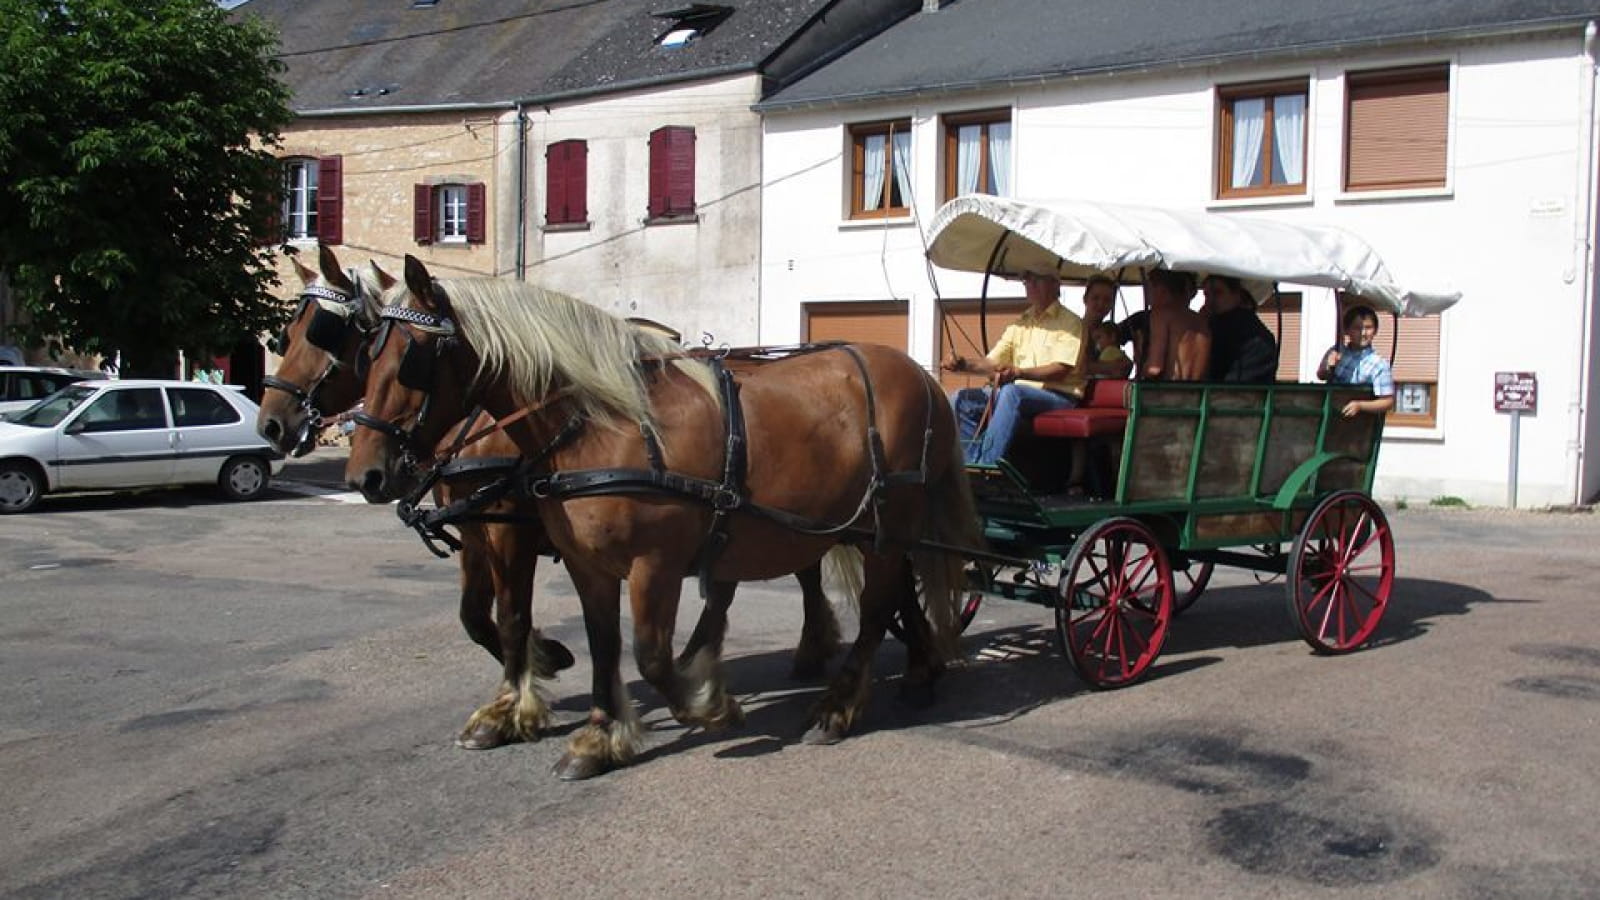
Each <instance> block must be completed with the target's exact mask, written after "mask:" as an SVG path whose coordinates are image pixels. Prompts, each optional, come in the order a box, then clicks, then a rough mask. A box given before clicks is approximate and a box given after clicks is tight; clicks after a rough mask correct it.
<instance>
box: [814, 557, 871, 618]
mask: <svg viewBox="0 0 1600 900" xmlns="http://www.w3.org/2000/svg"><path fill="white" fill-rule="evenodd" d="M865 571H866V566H865V563H864V562H863V559H862V555H861V549H860V548H859V547H856V546H855V545H853V544H834V545H833V547H832V549H830V550H829V551H828V552H827V553H826V554H824V555H823V557H822V592H823V593H824V594H826V595H827V597H828V600H829V601H830V602H832V603H833V604H834V605H836V606H837V605H838V604H839V603H840V602H841V601H843V602H844V603H845V604H846V605H848V606H849V607H850V609H851V610H853V611H855V612H857V613H859V612H860V611H861V590H862V588H863V587H864V586H865V584H866V576H865Z"/></svg>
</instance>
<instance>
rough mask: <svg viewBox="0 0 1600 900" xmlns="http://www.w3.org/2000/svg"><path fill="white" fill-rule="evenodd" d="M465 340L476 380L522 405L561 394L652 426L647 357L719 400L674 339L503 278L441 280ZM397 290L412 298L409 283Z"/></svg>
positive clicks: (702, 367)
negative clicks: (474, 356)
mask: <svg viewBox="0 0 1600 900" xmlns="http://www.w3.org/2000/svg"><path fill="white" fill-rule="evenodd" d="M438 286H439V288H440V289H441V290H443V291H444V293H445V296H446V297H448V298H449V301H450V306H451V308H452V309H453V310H454V311H455V320H456V325H457V327H458V328H460V329H461V334H462V336H463V337H464V338H465V339H466V341H467V343H468V344H470V345H471V346H472V348H473V349H474V350H475V351H477V353H478V359H479V365H478V372H477V377H478V379H479V380H480V381H482V380H483V379H484V378H486V377H491V376H496V375H503V376H504V377H505V378H506V380H507V383H508V384H509V386H510V388H511V393H512V396H513V398H514V399H515V400H516V401H517V402H518V403H524V404H527V403H535V402H537V401H538V400H540V399H541V398H543V397H546V396H548V395H549V394H550V393H552V392H553V391H556V390H560V391H561V392H562V393H563V394H564V395H565V396H567V397H568V398H569V399H571V400H572V401H573V402H574V403H576V404H577V406H578V409H579V411H580V412H581V413H582V414H583V415H585V416H587V417H590V418H594V419H598V420H601V421H615V420H616V419H619V418H621V419H629V420H632V421H634V422H639V423H641V424H646V425H649V424H653V422H654V417H653V416H652V414H651V410H650V399H649V388H648V386H647V385H646V383H645V373H644V370H643V368H642V367H641V366H640V365H639V361H640V360H641V359H650V358H658V359H671V360H672V365H673V366H675V367H676V368H677V369H678V370H679V371H681V372H683V373H684V374H685V375H687V376H688V377H689V378H690V379H691V380H693V381H694V382H695V384H697V385H699V386H700V388H701V389H702V390H704V391H705V392H706V394H707V395H709V396H710V397H711V398H712V400H713V401H715V402H717V403H718V405H719V408H720V404H721V400H720V398H719V396H718V392H717V388H716V381H715V378H714V376H713V374H712V372H711V369H710V367H709V366H707V365H706V364H705V363H703V362H700V361H698V360H692V359H687V358H684V357H683V356H682V352H683V351H682V349H681V348H679V347H678V345H677V344H676V343H674V342H673V341H672V340H671V339H670V338H668V337H666V336H664V335H662V334H659V333H656V332H652V331H647V330H644V329H640V328H637V327H635V326H634V325H633V324H632V323H630V322H627V321H624V320H623V319H619V318H617V317H616V316H613V315H611V314H610V313H607V312H605V311H604V310H601V309H599V308H597V307H595V306H591V305H590V304H588V303H585V302H584V301H582V300H578V299H576V298H574V297H569V296H567V295H566V294H561V293H558V292H556V291H552V290H546V289H545V288H542V287H539V286H538V285H534V284H529V283H527V282H520V281H507V280H505V279H500V278H457V279H440V280H439V281H438ZM395 290H397V291H401V292H404V293H405V294H406V295H407V296H408V297H409V293H410V292H409V291H406V288H405V285H404V284H400V285H397V286H396V288H395Z"/></svg>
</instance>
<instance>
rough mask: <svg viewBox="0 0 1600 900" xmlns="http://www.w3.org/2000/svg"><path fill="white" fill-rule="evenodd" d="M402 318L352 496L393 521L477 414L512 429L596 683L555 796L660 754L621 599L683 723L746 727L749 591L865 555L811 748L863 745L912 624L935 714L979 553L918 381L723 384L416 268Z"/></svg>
mask: <svg viewBox="0 0 1600 900" xmlns="http://www.w3.org/2000/svg"><path fill="white" fill-rule="evenodd" d="M385 302H386V304H388V305H387V306H386V307H385V310H384V312H383V316H384V319H385V325H384V326H383V328H384V330H383V331H382V332H380V334H379V336H378V337H377V338H376V339H375V340H374V343H373V350H372V359H371V363H370V366H371V371H370V374H369V375H368V379H367V388H366V394H365V397H364V398H363V405H364V411H363V412H362V413H360V414H358V415H357V418H356V422H357V426H358V427H357V429H356V433H355V435H354V437H353V439H352V443H351V453H350V458H349V462H348V464H347V468H346V477H347V479H348V481H349V483H350V485H351V486H352V487H353V488H356V489H359V490H360V491H361V492H362V494H363V495H364V496H365V497H366V498H367V500H368V501H370V502H374V503H381V502H386V501H387V500H389V499H391V498H393V497H394V496H396V495H397V494H399V493H401V492H403V491H405V490H407V489H408V487H409V486H410V485H412V484H413V483H414V482H415V479H416V475H415V473H414V472H413V471H411V470H410V467H409V466H408V463H409V461H410V458H411V457H412V456H414V455H416V454H419V453H423V452H425V451H426V450H427V449H428V448H431V447H432V446H434V445H435V444H436V443H437V442H438V440H439V438H440V436H441V435H442V433H443V431H442V429H443V428H444V425H445V424H446V423H448V422H451V421H454V419H455V418H457V417H458V416H459V415H460V414H461V411H462V410H463V409H465V408H467V407H468V406H469V405H479V406H481V407H482V408H484V409H485V410H486V411H488V412H489V413H490V414H491V415H493V416H494V417H495V418H496V419H498V420H500V421H501V422H502V423H505V427H506V431H507V433H508V434H510V435H511V436H512V437H513V439H514V440H515V441H516V443H517V445H518V446H519V447H520V448H521V450H522V453H523V455H524V459H525V460H526V461H527V462H528V466H529V474H528V476H527V479H526V485H525V490H526V491H527V492H528V493H529V495H530V496H532V497H534V498H535V500H536V502H537V504H538V506H539V511H540V518H541V520H542V521H543V522H544V526H545V529H546V531H547V533H548V536H549V538H550V540H551V542H552V543H553V544H554V545H555V547H556V548H557V550H558V551H559V552H560V554H561V556H562V558H563V560H564V561H565V562H566V565H567V570H568V572H569V574H570V575H571V577H572V581H573V584H574V586H575V587H576V588H577V591H578V594H579V599H580V601H581V603H582V605H583V610H584V622H585V627H586V629H587V631H588V634H589V650H590V654H591V657H592V660H593V664H594V665H593V669H594V685H593V691H592V703H593V708H592V709H591V710H590V714H589V720H588V722H587V723H586V724H585V725H584V726H583V727H581V728H580V729H578V730H577V731H576V732H574V734H573V735H572V737H571V739H570V741H569V743H568V746H567V748H566V751H565V752H564V753H563V755H562V756H561V758H560V760H559V761H558V762H557V764H556V767H555V771H556V774H557V775H558V776H560V777H561V778H563V779H579V778H587V777H591V776H594V775H598V774H601V773H603V772H606V771H609V770H611V769H613V768H615V767H617V766H620V765H625V764H627V763H629V762H631V761H633V760H634V758H635V757H636V756H637V753H638V750H639V748H640V745H641V735H640V728H639V720H638V716H637V713H636V712H635V711H634V709H633V708H632V705H631V703H630V702H629V700H628V695H627V693H626V690H625V688H624V687H623V683H622V679H621V674H620V659H621V624H620V618H621V612H620V603H621V584H622V582H623V580H626V581H627V583H628V590H629V600H630V605H631V611H632V614H633V621H634V634H633V645H634V657H635V661H636V663H637V665H638V668H639V671H640V673H641V674H642V675H643V677H644V678H645V680H646V681H648V682H649V683H650V684H651V685H652V686H653V687H654V688H655V689H656V690H657V691H659V692H660V693H661V695H662V696H663V697H664V698H665V699H666V701H667V704H668V707H669V709H670V711H671V712H672V714H673V716H674V717H675V718H676V719H678V721H680V722H683V723H686V724H692V725H701V726H705V727H707V728H718V727H723V726H727V725H732V724H736V723H738V722H740V721H742V711H741V710H740V708H739V705H738V703H737V701H735V700H734V699H733V698H732V697H731V696H729V694H728V692H727V688H726V684H725V679H724V673H723V665H722V661H721V653H722V642H723V638H724V635H725V632H726V625H727V617H726V611H727V609H728V606H729V604H730V603H731V602H732V598H733V591H734V588H735V587H736V586H737V583H738V582H739V581H742V580H750V579H764V578H772V577H776V576H779V575H782V574H786V573H790V572H794V571H797V570H799V569H802V568H805V567H807V566H811V565H814V564H816V563H817V561H818V560H819V559H820V558H821V557H822V556H823V554H824V553H825V552H827V551H829V550H830V549H831V548H835V547H837V546H839V545H841V544H853V545H855V546H857V547H859V549H860V551H861V553H860V560H861V577H862V590H861V594H860V598H859V603H858V606H859V610H860V616H859V619H860V629H859V632H858V634H857V637H856V640H855V642H854V644H853V645H852V647H851V649H850V651H849V653H848V654H847V656H846V659H845V661H844V663H843V664H842V665H841V667H840V668H839V670H838V671H837V672H836V673H835V675H834V676H833V678H832V680H831V681H830V683H829V685H828V687H827V689H826V690H825V691H824V693H823V695H822V696H821V698H820V699H819V700H818V702H817V704H816V706H815V707H814V708H813V710H812V712H811V714H810V727H809V728H808V729H807V730H806V732H805V734H804V736H803V738H802V739H803V740H804V741H806V742H808V743H833V742H836V741H838V740H840V739H842V738H843V737H844V736H845V734H846V733H847V732H849V731H850V730H851V728H852V727H853V726H854V725H855V724H856V722H857V720H858V719H859V717H860V715H861V713H862V712H863V710H864V709H865V708H866V701H867V697H868V692H869V688H870V684H871V669H870V664H871V660H872V657H873V654H874V653H875V652H876V649H877V647H878V645H879V644H880V643H881V642H882V640H883V637H884V632H885V629H886V627H887V625H888V623H889V621H890V619H891V618H892V617H894V616H896V615H897V614H898V615H900V616H901V618H902V622H903V623H904V625H905V628H904V630H905V632H906V643H907V650H908V652H907V671H906V674H905V678H904V681H903V688H904V689H905V690H907V691H909V692H910V693H911V694H912V695H913V696H925V695H927V694H929V693H931V685H932V682H933V680H934V679H935V678H937V677H938V675H939V674H940V673H941V672H942V670H943V668H944V663H945V660H946V659H947V658H949V656H950V655H951V654H952V653H953V651H954V648H955V644H956V636H957V634H958V627H957V622H956V609H957V602H958V599H959V595H960V592H961V585H962V580H963V579H962V567H963V561H962V558H961V556H960V554H959V553H957V552H954V548H964V547H977V546H979V544H980V541H981V535H980V533H979V528H978V519H977V514H976V510H975V508H974V506H973V500H972V494H971V489H970V486H969V485H968V483H967V478H966V471H965V468H964V466H963V465H962V455H961V451H960V448H959V447H958V445H957V435H956V427H955V422H954V415H953V413H952V412H951V410H950V407H949V404H947V403H946V402H944V397H943V394H942V392H941V391H940V389H939V387H938V385H937V383H936V382H934V380H933V379H932V377H931V376H930V375H929V374H928V373H927V372H926V371H924V370H923V368H922V367H921V366H920V365H918V364H917V363H916V362H915V361H913V360H911V359H910V358H909V357H907V356H906V355H905V354H903V353H900V352H898V351H895V350H892V349H889V348H886V347H880V346H875V345H859V346H839V347H833V348H829V349H826V350H821V351H818V352H808V353H797V354H795V355H792V356H789V357H787V358H784V359H780V360H777V361H773V362H769V363H765V364H762V365H757V366H753V367H746V368H744V369H743V371H741V372H739V373H738V374H737V375H736V376H735V375H732V374H729V373H727V372H726V370H724V372H722V373H718V372H717V371H716V369H715V367H714V366H713V365H710V364H708V363H707V362H705V361H702V360H697V359H693V358H689V357H687V356H686V355H685V354H684V353H683V352H682V351H681V350H680V349H679V348H678V346H677V345H676V344H674V343H672V342H670V341H667V340H665V339H663V338H660V337H659V336H656V335H652V334H649V333H647V332H644V331H641V330H639V329H635V328H632V327H630V326H629V325H628V324H627V323H626V322H625V321H623V320H621V319H618V318H616V317H614V316H611V315H610V314H608V313H605V312H604V311H602V310H599V309H597V308H596V307H593V306H591V305H589V304H586V303H584V302H582V301H580V300H576V299H574V298H571V297H566V296H564V295H561V294H558V293H556V292H554V291H548V290H544V289H542V288H539V287H537V286H535V285H531V284H528V283H524V282H507V281H500V280H495V279H485V278H476V279H473V278H468V279H450V280H440V281H435V280H434V279H433V277H432V276H431V275H430V274H429V273H428V271H427V269H426V267H425V266H424V265H423V264H422V263H421V262H420V261H419V260H417V259H415V258H414V257H411V256H407V257H406V261H405V276H404V282H403V284H400V285H396V286H394V287H393V288H391V289H390V290H389V291H388V292H386V294H385ZM719 383H720V385H721V387H719ZM865 523H870V527H869V525H868V524H865ZM697 570H698V571H699V573H700V574H701V578H702V581H701V584H702V590H703V593H704V596H705V599H706V608H705V612H704V613H703V614H702V616H701V620H700V624H699V626H697V627H696V629H695V631H694V633H693V634H692V635H691V637H690V639H689V640H688V642H687V643H686V645H685V647H684V649H683V651H682V653H681V654H680V655H678V657H677V658H676V659H674V657H673V652H672V651H673V641H672V638H673V626H674V622H675V620H676V615H677V608H678V603H679V594H680V585H681V582H682V580H683V579H684V577H685V576H686V575H688V574H690V573H692V572H694V571H697ZM919 581H920V588H921V591H922V595H923V603H924V605H923V607H922V608H920V609H919V608H918V606H917V596H916V591H917V587H918V582H919ZM912 612H915V615H912V614H911V613H912ZM930 620H931V624H930Z"/></svg>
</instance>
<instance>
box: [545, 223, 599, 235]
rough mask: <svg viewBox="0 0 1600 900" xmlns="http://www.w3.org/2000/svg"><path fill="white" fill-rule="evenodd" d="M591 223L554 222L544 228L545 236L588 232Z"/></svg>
mask: <svg viewBox="0 0 1600 900" xmlns="http://www.w3.org/2000/svg"><path fill="white" fill-rule="evenodd" d="M590 226H591V223H589V222H553V223H550V224H547V225H545V226H544V232H545V234H560V233H562V232H563V231H588V230H589V228H590Z"/></svg>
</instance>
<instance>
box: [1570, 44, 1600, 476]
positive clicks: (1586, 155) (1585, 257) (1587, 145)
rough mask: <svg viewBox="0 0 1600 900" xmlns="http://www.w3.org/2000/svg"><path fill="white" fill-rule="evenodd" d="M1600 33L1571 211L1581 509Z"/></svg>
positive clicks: (1588, 66)
mask: <svg viewBox="0 0 1600 900" xmlns="http://www.w3.org/2000/svg"><path fill="white" fill-rule="evenodd" d="M1597 32H1600V26H1597V25H1596V23H1595V21H1594V20H1592V19H1591V20H1590V21H1589V24H1587V25H1585V26H1584V28H1583V84H1582V85H1581V87H1580V90H1581V92H1582V93H1581V97H1582V99H1581V100H1580V108H1581V115H1582V116H1583V122H1582V129H1583V137H1582V140H1581V141H1580V142H1579V146H1580V148H1581V152H1582V154H1583V155H1582V156H1580V157H1579V158H1578V184H1579V185H1581V186H1582V189H1583V197H1582V198H1581V200H1580V201H1579V203H1578V204H1577V205H1578V207H1579V208H1581V209H1582V214H1581V215H1578V214H1576V211H1574V215H1573V217H1572V218H1573V223H1574V226H1573V227H1574V229H1575V234H1574V235H1573V247H1574V250H1575V251H1576V254H1575V255H1576V256H1577V257H1578V265H1579V272H1578V277H1579V278H1580V279H1581V280H1580V282H1579V283H1580V284H1581V285H1582V290H1581V291H1580V292H1579V295H1578V296H1579V300H1580V303H1579V309H1578V316H1579V318H1578V322H1579V327H1578V359H1579V368H1578V394H1577V411H1576V412H1577V415H1576V416H1574V420H1575V426H1574V429H1573V431H1574V438H1573V448H1574V450H1575V451H1576V452H1575V454H1574V455H1575V457H1576V462H1575V465H1574V471H1573V477H1572V503H1573V505H1574V506H1577V505H1580V504H1582V503H1583V502H1585V501H1586V500H1588V498H1587V497H1585V496H1584V495H1583V472H1584V460H1585V457H1587V456H1588V455H1589V453H1590V452H1595V451H1600V448H1592V447H1586V446H1584V442H1585V439H1586V438H1587V436H1588V421H1587V418H1588V414H1589V409H1588V407H1589V402H1590V401H1589V378H1590V372H1589V367H1590V366H1591V365H1593V357H1594V345H1593V343H1592V337H1591V335H1590V334H1589V329H1590V327H1591V315H1590V314H1591V311H1592V307H1593V305H1594V302H1595V296H1594V291H1595V277H1594V266H1595V258H1594V228H1595V75H1596V71H1597V60H1596V58H1595V38H1596V34H1597Z"/></svg>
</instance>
